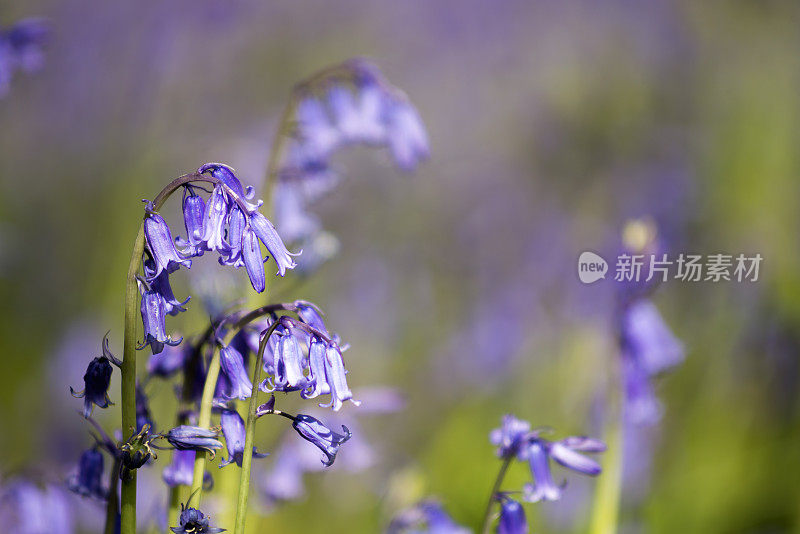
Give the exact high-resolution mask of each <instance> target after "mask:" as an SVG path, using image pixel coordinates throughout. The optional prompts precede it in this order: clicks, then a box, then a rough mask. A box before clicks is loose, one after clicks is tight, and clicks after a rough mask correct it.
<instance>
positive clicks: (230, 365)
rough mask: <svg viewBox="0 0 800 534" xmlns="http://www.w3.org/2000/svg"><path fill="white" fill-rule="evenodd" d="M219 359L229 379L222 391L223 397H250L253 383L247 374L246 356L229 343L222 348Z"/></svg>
mask: <svg viewBox="0 0 800 534" xmlns="http://www.w3.org/2000/svg"><path fill="white" fill-rule="evenodd" d="M219 361H220V366H221V368H222V372H223V373H224V374H225V379H226V380H227V387H226V388H224V390H223V391H221V393H222V395H221V397H222V398H223V399H225V400H230V399H240V400H244V399H247V398H249V397H250V395H251V394H252V392H253V383H252V382H251V381H250V378H249V377H248V376H247V369H245V365H244V357H243V356H242V355H241V354H240V353H239V351H237V350H236V349H235V348H233V346H231V345H228V346H225V347H222V348H221V349H220V351H219Z"/></svg>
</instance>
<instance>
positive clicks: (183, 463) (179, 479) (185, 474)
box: [162, 449, 214, 489]
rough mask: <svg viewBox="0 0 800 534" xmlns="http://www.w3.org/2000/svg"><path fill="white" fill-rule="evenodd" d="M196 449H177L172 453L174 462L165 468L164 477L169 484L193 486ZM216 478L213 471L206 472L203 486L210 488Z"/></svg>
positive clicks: (171, 485)
mask: <svg viewBox="0 0 800 534" xmlns="http://www.w3.org/2000/svg"><path fill="white" fill-rule="evenodd" d="M195 455H196V453H195V451H193V450H188V449H185V450H180V449H176V450H175V451H174V452H173V453H172V462H171V463H170V464H169V465H167V467H165V468H164V472H163V473H162V478H163V479H164V483H165V484H166V485H167V486H170V487H173V486H191V485H192V478H193V477H194V459H195ZM213 482H214V480H213V479H212V478H211V473H209V472H208V471H206V472H205V474H204V476H203V488H204V489H210V488H211V487H212V485H213Z"/></svg>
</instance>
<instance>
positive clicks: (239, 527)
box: [233, 321, 278, 534]
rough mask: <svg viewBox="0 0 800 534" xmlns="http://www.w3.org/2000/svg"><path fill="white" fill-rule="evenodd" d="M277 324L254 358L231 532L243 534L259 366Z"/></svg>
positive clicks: (251, 456) (267, 334)
mask: <svg viewBox="0 0 800 534" xmlns="http://www.w3.org/2000/svg"><path fill="white" fill-rule="evenodd" d="M277 326H278V321H275V322H273V323H272V324H271V325H270V327H269V328H268V329H267V331H266V333H265V334H264V337H263V338H262V339H261V343H259V346H258V355H257V356H256V358H255V360H256V361H255V369H253V391H252V394H251V395H250V405H249V408H248V411H247V421H246V422H245V432H246V433H245V438H244V452H243V456H242V474H241V477H240V478H239V498H238V500H237V501H236V523H235V527H234V529H233V534H244V523H245V520H246V519H247V499H248V498H249V496H250V466H251V465H252V462H253V441H255V429H256V411H257V410H258V385H259V383H260V382H261V367H262V364H261V362H262V360H263V358H264V350H265V348H266V346H267V343H268V342H269V338H270V336H272V333H273V332H274V331H275V327H277Z"/></svg>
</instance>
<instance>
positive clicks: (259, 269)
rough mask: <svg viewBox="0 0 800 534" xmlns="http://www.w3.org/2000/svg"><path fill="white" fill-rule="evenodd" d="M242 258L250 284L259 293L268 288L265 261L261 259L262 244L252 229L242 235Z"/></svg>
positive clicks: (247, 229)
mask: <svg viewBox="0 0 800 534" xmlns="http://www.w3.org/2000/svg"><path fill="white" fill-rule="evenodd" d="M242 258H243V260H244V266H245V269H247V275H248V276H249V277H250V284H251V285H252V286H253V289H255V290H256V292H257V293H261V292H263V291H264V289H265V288H266V279H265V277H264V259H263V258H262V257H261V244H260V243H259V241H258V237H257V236H256V234H255V232H253V230H252V228H249V227H248V228H246V229H245V230H244V232H243V235H242Z"/></svg>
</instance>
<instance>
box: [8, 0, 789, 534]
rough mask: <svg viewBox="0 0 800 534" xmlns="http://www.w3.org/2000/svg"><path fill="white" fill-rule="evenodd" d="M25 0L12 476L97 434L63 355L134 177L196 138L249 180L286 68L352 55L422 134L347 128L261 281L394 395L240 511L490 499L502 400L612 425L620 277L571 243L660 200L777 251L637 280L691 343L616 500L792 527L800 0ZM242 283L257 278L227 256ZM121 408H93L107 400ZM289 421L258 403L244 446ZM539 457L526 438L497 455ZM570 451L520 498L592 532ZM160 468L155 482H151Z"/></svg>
mask: <svg viewBox="0 0 800 534" xmlns="http://www.w3.org/2000/svg"><path fill="white" fill-rule="evenodd" d="M29 16H42V17H46V18H47V19H49V20H50V21H51V24H52V28H53V36H52V39H51V41H50V45H49V46H48V49H47V52H46V64H45V66H44V68H43V69H42V70H41V71H40V72H39V73H36V74H33V75H20V76H17V77H16V78H15V80H14V82H13V85H12V88H11V91H10V93H9V94H8V95H7V96H6V97H5V98H4V99H2V100H0V124H2V128H0V183H1V184H2V195H0V301H1V302H2V303H3V307H2V310H0V313H2V315H1V316H0V340H2V353H3V359H2V361H3V367H2V373H0V386H2V387H0V420H2V422H3V425H2V431H0V467H1V468H2V472H3V477H4V478H9V477H14V476H17V475H21V474H25V475H34V476H37V477H41V478H43V479H46V480H54V481H57V480H62V479H63V478H64V477H65V476H66V475H67V474H68V473H69V470H70V469H71V466H72V465H73V464H74V462H75V461H76V459H77V456H78V454H79V453H80V451H81V450H82V449H83V448H84V447H85V446H87V445H88V443H89V442H90V440H89V437H88V435H87V433H86V431H87V426H86V424H85V423H84V421H83V420H82V419H81V417H80V416H79V415H78V414H76V413H75V410H76V409H77V408H79V405H80V401H76V400H73V399H72V398H71V397H70V396H69V392H68V386H70V385H72V386H75V387H78V389H81V388H80V386H81V377H82V375H83V371H84V370H85V365H86V363H88V361H89V359H90V358H91V357H92V356H95V355H97V354H99V348H100V339H101V338H102V335H103V334H104V333H105V331H106V330H111V341H112V348H113V349H114V350H116V351H117V352H120V351H121V340H122V328H121V327H122V297H123V291H124V287H123V286H124V276H125V272H126V268H127V263H128V260H129V256H130V248H131V246H132V242H133V239H134V237H135V234H136V231H137V225H138V221H139V220H140V217H141V210H142V204H141V202H140V200H141V199H143V198H152V197H153V196H154V195H155V193H156V192H157V191H158V190H159V189H160V188H161V187H162V185H163V184H165V183H166V182H167V181H169V180H171V179H172V178H174V177H176V176H178V175H180V174H183V173H185V172H189V171H191V170H193V169H196V168H197V167H198V166H199V165H201V164H202V163H205V162H208V161H222V162H226V163H228V164H230V165H232V166H233V167H235V168H236V169H237V171H238V175H239V177H240V178H241V179H242V181H243V182H245V183H251V184H254V185H256V187H257V189H259V191H261V190H262V189H263V187H264V186H263V182H264V175H265V170H266V163H267V160H268V157H269V147H270V143H271V141H272V138H273V136H274V135H275V133H276V128H277V124H278V121H279V117H280V114H281V112H282V110H283V106H284V105H285V103H286V99H287V96H288V94H289V91H290V90H291V87H292V86H293V84H295V83H296V82H298V81H299V80H301V79H302V78H305V77H307V76H309V75H310V74H312V73H313V72H315V71H316V70H318V69H320V68H323V67H325V66H328V65H330V64H334V63H338V62H340V61H342V60H344V59H347V58H349V57H352V56H367V57H370V58H372V59H373V60H374V61H375V62H376V63H377V64H378V65H379V66H380V67H381V68H382V70H383V71H384V73H385V74H386V75H387V77H388V78H389V79H390V80H391V81H392V82H393V83H394V84H396V85H397V86H399V87H401V88H403V89H404V90H405V91H406V92H407V93H408V95H409V97H410V98H411V100H412V101H413V102H414V103H415V105H416V106H417V108H418V109H419V111H420V114H421V116H422V117H423V120H424V122H425V124H426V125H427V128H428V133H429V135H430V140H431V158H430V160H429V161H428V162H426V163H425V164H423V165H422V166H421V167H420V169H419V170H418V171H417V172H416V173H414V174H404V173H402V172H400V171H398V170H396V169H395V168H394V166H393V165H392V164H391V161H390V158H389V157H388V156H387V155H386V154H384V153H382V152H376V151H374V150H369V149H355V150H352V151H348V152H346V153H344V154H341V155H340V156H337V159H336V162H335V163H336V167H337V168H338V169H339V170H340V171H341V172H342V173H343V174H344V175H346V177H347V179H346V180H345V182H344V183H343V184H342V186H341V187H339V188H338V189H337V190H336V191H335V193H333V194H332V195H330V196H329V197H328V198H326V199H324V200H323V201H322V202H320V203H319V204H318V206H316V207H315V209H316V211H317V213H318V214H320V215H321V217H322V219H323V221H324V222H325V225H326V227H327V228H328V229H329V230H331V231H333V232H334V233H335V234H336V235H337V236H338V237H339V239H340V241H341V254H340V255H339V257H337V258H335V259H333V260H332V261H330V262H329V263H328V264H326V265H325V266H323V268H321V269H320V271H319V272H318V273H316V274H315V275H314V276H313V277H312V278H309V279H308V280H301V279H300V278H299V277H297V276H296V275H294V274H290V275H288V276H287V277H286V279H285V280H280V281H278V282H276V283H274V284H273V286H272V288H271V290H270V291H272V293H273V294H272V295H271V296H268V297H267V298H274V299H295V298H304V299H308V300H312V301H314V302H316V303H318V304H319V305H320V306H322V308H323V309H324V310H326V312H327V314H328V322H329V324H330V325H331V326H332V328H334V329H335V330H337V331H338V332H340V333H341V334H342V336H343V337H344V338H345V339H346V340H348V341H349V342H350V343H351V345H352V348H351V350H350V351H349V352H348V367H349V368H350V375H349V380H350V383H351V386H352V387H353V388H354V390H355V391H356V393H357V394H358V392H359V390H365V389H369V388H370V387H374V386H381V387H391V388H396V389H397V390H398V391H399V392H401V393H402V395H404V396H405V398H406V405H405V408H404V409H403V410H401V411H399V412H397V413H387V414H378V415H370V416H366V415H365V416H363V417H362V418H360V419H359V423H360V424H359V427H360V428H359V432H360V434H361V436H362V437H363V438H364V439H365V440H366V441H367V442H368V445H366V444H364V447H368V449H361V450H359V449H357V448H354V449H353V450H351V451H349V450H348V449H347V447H345V448H343V450H342V452H341V455H340V459H341V460H342V462H341V463H342V466H341V467H335V468H334V469H333V470H331V471H330V472H326V473H317V474H310V475H308V476H307V477H306V478H305V481H306V494H305V496H304V497H303V498H302V499H300V500H298V501H296V502H290V503H286V504H282V505H280V506H276V507H273V508H272V509H271V510H269V511H268V509H267V507H265V506H261V507H259V508H258V510H259V511H258V513H259V516H258V518H256V516H253V517H254V518H253V519H251V521H250V523H249V524H250V526H251V528H252V531H253V532H261V531H287V532H301V531H317V530H319V531H322V530H323V529H324V530H325V531H326V532H377V531H380V530H381V529H382V528H384V527H385V526H386V525H387V524H388V522H389V520H390V519H391V517H392V516H393V515H394V514H395V513H396V512H397V511H398V510H400V509H402V508H403V507H405V506H408V505H410V504H412V503H413V502H414V501H415V500H417V499H419V498H422V497H425V496H431V495H435V496H438V498H440V499H441V501H442V503H443V504H444V505H445V507H446V508H447V509H448V510H449V512H450V513H451V514H452V515H453V516H454V517H455V519H456V520H457V521H458V522H460V523H462V524H464V525H467V526H470V527H472V528H476V527H477V525H478V523H479V521H480V518H481V515H482V512H483V506H484V503H485V500H486V498H487V495H488V492H489V489H490V487H491V484H492V481H493V478H494V474H495V472H496V470H497V468H498V465H499V462H498V460H497V459H496V458H495V457H494V455H493V448H492V446H491V445H490V444H489V442H488V439H487V433H488V431H489V430H490V429H492V428H494V427H495V426H497V424H498V423H499V419H500V416H501V415H503V414H504V413H515V414H516V415H518V416H520V417H523V418H526V419H528V420H530V421H532V422H533V424H534V425H549V426H552V427H554V428H555V429H556V430H557V433H558V435H569V434H576V433H595V434H599V435H601V436H602V433H603V425H602V416H600V415H598V414H599V413H602V411H603V410H602V407H599V405H600V404H602V402H603V399H604V398H605V393H604V392H605V391H606V389H607V388H608V387H609V384H612V383H613V377H614V371H613V370H614V368H615V365H616V364H615V363H614V362H615V361H616V358H617V354H616V348H615V339H614V327H613V285H614V284H613V282H611V281H610V280H606V281H603V282H599V283H598V284H595V285H593V286H584V285H582V284H580V283H579V281H578V279H577V277H576V274H575V269H576V261H577V257H578V255H579V254H580V252H581V251H583V250H586V249H591V250H596V251H599V252H601V253H602V254H608V255H611V254H613V253H615V251H616V250H617V247H618V245H619V236H620V232H621V230H622V228H623V226H624V224H625V221H627V220H629V219H630V218H634V217H644V216H646V217H650V218H651V219H652V220H653V221H655V223H656V225H657V227H658V231H659V237H660V238H661V239H662V240H663V242H664V243H665V246H666V248H667V250H669V251H670V252H674V253H679V252H686V253H700V254H712V253H719V252H725V253H729V254H738V253H747V254H754V253H760V254H761V255H762V256H763V257H764V262H763V264H762V269H761V273H760V278H759V280H758V281H757V282H756V283H736V282H727V283H726V282H722V283H717V284H712V283H699V284H689V283H682V282H676V281H670V282H668V283H666V284H664V285H663V286H662V287H661V288H659V290H658V292H657V294H656V295H655V297H654V301H655V303H656V304H657V306H658V307H659V309H660V310H661V313H662V314H663V316H664V318H665V321H666V322H667V323H668V324H669V325H670V326H671V328H672V329H673V331H674V332H675V334H676V335H677V336H678V337H679V338H680V339H681V340H682V342H683V343H684V345H685V347H686V352H687V356H686V361H685V362H684V364H683V365H681V366H680V367H678V368H677V369H676V370H675V371H674V372H672V373H671V374H669V375H668V376H665V377H663V378H662V379H660V380H659V381H658V392H659V396H660V397H661V399H662V400H663V402H664V406H665V414H664V417H663V419H662V421H661V423H660V425H659V426H658V427H657V429H656V430H655V431H654V432H653V435H652V436H651V438H650V439H649V441H648V444H647V445H646V447H647V448H648V450H649V451H650V452H651V453H652V454H646V453H643V457H646V458H649V460H648V463H649V465H648V466H646V467H645V468H644V469H642V470H640V472H639V473H638V474H636V475H635V476H631V477H628V478H627V479H626V489H625V492H624V494H623V498H622V516H621V518H622V527H621V529H620V530H621V531H623V532H654V533H667V532H669V533H674V532H699V533H709V532H724V533H728V532H730V533H733V532H759V533H768V532H769V533H772V532H800V454H798V452H799V451H800V427H799V426H798V422H800V414H799V413H798V388H797V386H798V363H797V352H798V347H800V330H799V329H798V325H800V254H799V253H798V252H799V251H798V243H799V241H798V230H800V210H798V199H800V186H799V185H798V180H797V176H798V170H800V169H799V168H798V166H799V164H800V160H798V150H797V146H798V145H800V131H798V125H799V124H800V120H798V119H800V98H798V95H800V55H798V53H797V45H798V42H800V41H798V39H800V30H799V29H798V28H800V26H798V24H797V21H798V20H799V19H798V16H800V5H798V4H797V3H795V2H789V1H786V2H780V1H769V2H758V3H754V2H744V1H742V2H713V1H712V2H691V1H676V2H667V1H646V2H633V1H629V0H615V1H609V2H603V3H599V2H590V1H583V2H569V3H560V2H550V1H543V2H529V1H508V2H480V1H472V0H468V1H459V2H435V3H434V2H424V1H409V2H363V1H343V2H335V3H333V2H330V3H323V2H310V1H305V0H303V1H297V2H292V3H283V4H280V5H275V4H273V3H267V2H222V1H209V2H197V1H184V0H174V1H171V2H119V1H108V2H90V1H88V0H87V1H83V0H31V1H28V2H17V3H15V4H14V5H11V4H5V5H3V6H1V7H0V22H2V24H4V25H8V24H11V23H12V22H14V21H16V20H18V19H20V18H24V17H29ZM171 206H172V207H173V209H172V210H170V209H165V210H164V212H165V213H172V218H171V219H170V218H169V217H168V219H169V220H172V221H173V222H174V221H178V220H179V219H178V217H177V214H178V207H177V206H178V204H177V203H173V204H171ZM194 270H195V269H193V271H194ZM198 272H199V273H200V274H197V275H184V276H180V275H178V276H175V277H174V278H175V280H176V281H175V282H174V283H175V287H176V292H177V293H178V294H179V295H184V294H187V293H190V294H192V295H194V297H193V301H192V302H191V309H190V311H189V312H188V314H184V315H185V317H181V318H180V320H178V321H175V320H172V319H170V320H169V321H168V326H169V328H170V329H171V330H178V331H181V332H184V333H187V332H192V331H194V330H198V329H200V328H202V326H203V323H204V321H205V320H206V319H207V312H206V311H204V308H203V306H202V303H201V301H202V298H201V297H202V294H204V292H205V293H213V292H214V291H215V289H214V288H208V287H205V286H204V282H203V276H202V272H203V271H202V268H201V269H200V270H198ZM216 272H219V270H217V271H216ZM230 283H231V284H235V283H238V284H239V286H240V288H241V290H242V292H241V294H244V289H246V284H247V282H246V279H245V278H244V273H241V276H238V275H237V276H234V277H233V279H232V280H231V281H230ZM242 284H244V285H242ZM235 287H236V286H235V285H231V286H230V287H229V286H224V287H223V289H224V290H225V291H229V292H230V293H227V294H228V296H232V295H238V294H237V293H236V291H239V290H237V289H235ZM216 290H217V291H219V288H216ZM142 359H144V357H143V358H142ZM142 368H143V364H142ZM117 377H118V375H115V384H114V388H113V389H112V392H111V395H112V398H114V399H118V398H119V392H118V383H116V382H117V380H118V378H117ZM151 394H152V395H153V397H154V400H153V404H154V412H155V414H156V418H157V419H158V417H159V413H170V410H171V409H173V408H174V400H173V397H174V395H173V394H172V391H171V386H169V385H167V384H164V385H163V387H161V389H160V390H159V389H158V388H154V389H153V391H152V392H151ZM116 410H117V407H112V408H111V409H110V410H106V413H103V414H101V415H100V417H99V419H100V420H101V421H102V422H103V423H104V424H105V425H106V426H107V428H112V427H113V425H114V424H118V423H116V422H117V420H118V419H117V418H118V412H117V411H116ZM96 412H97V411H96ZM345 412H346V413H347V414H348V415H356V416H357V409H356V408H354V407H352V406H348V407H346V408H345ZM169 417H171V416H169ZM267 423H271V421H267ZM163 424H164V425H167V424H168V422H167V421H164V423H163ZM281 428H283V427H281ZM279 430H280V429H278V428H277V427H270V426H269V425H267V424H264V425H262V428H261V429H260V432H261V433H262V434H260V438H259V444H260V448H261V449H262V450H267V451H273V452H274V451H275V450H276V443H277V442H278V441H279V440H280V439H281V436H280V435H279V434H278V433H277V432H278V431H279ZM348 455H349V460H348ZM277 456H278V455H276V454H273V456H272V457H271V458H267V459H266V460H260V461H259V462H263V468H264V469H267V468H268V467H269V465H270V463H271V462H273V461H274V460H275V458H276V457H277ZM338 463H340V462H339V461H337V464H338ZM367 465H368V466H369V467H368V469H366V470H364V469H361V467H365V466H367ZM348 466H349V467H348ZM160 469H161V466H159V465H156V466H154V467H152V468H151V470H152V471H153V475H152V478H154V479H157V478H158V476H159V475H158V473H159V471H160ZM212 469H213V470H214V472H215V476H217V478H218V480H217V488H218V493H220V492H221V493H224V492H225V491H227V489H229V488H230V485H231V484H235V478H236V474H235V470H236V468H235V467H228V468H226V470H230V472H229V473H227V474H226V472H225V470H223V471H221V472H219V470H217V469H216V466H214V467H212ZM257 476H259V475H258V474H257V475H256V477H257ZM527 476H528V475H526V472H525V469H524V467H523V466H521V465H519V466H515V467H514V470H513V471H512V472H511V475H510V478H509V481H508V484H507V485H508V486H509V487H519V486H520V485H521V483H522V482H523V481H524V480H525V479H526V477H527ZM558 476H559V477H561V478H564V477H566V478H567V479H568V480H569V486H568V489H567V493H566V495H567V496H566V497H565V499H564V500H563V501H562V502H559V503H541V504H538V505H533V506H529V507H528V513H529V517H530V519H531V521H532V524H533V526H534V529H535V531H536V532H583V531H585V529H586V522H587V520H588V514H589V510H590V508H591V499H592V492H593V488H595V485H596V484H595V482H594V481H585V480H578V479H577V478H575V479H573V478H572V477H571V476H570V475H568V474H566V473H565V472H564V471H559V473H558ZM152 488H156V489H145V490H142V491H145V492H146V493H147V494H148V495H150V496H151V497H152V498H153V500H154V502H157V501H158V500H159V499H160V498H162V497H163V495H161V494H159V492H161V491H163V492H164V495H165V490H163V489H161V488H159V487H158V486H157V485H153V486H152ZM222 501H223V502H220V503H218V504H217V508H216V509H217V510H218V511H217V513H216V514H215V517H217V518H226V515H225V514H226V513H228V512H226V508H225V503H224V499H223V500H222ZM76 506H77V505H76ZM80 506H81V507H82V508H81V510H84V509H85V510H87V511H86V512H85V514H84V515H85V516H86V517H89V516H91V514H92V510H93V509H95V508H96V509H98V510H99V509H100V507H99V505H96V504H93V503H82V504H81V505H80ZM153 506H156V505H155V504H154V505H153ZM82 513H83V512H82ZM99 514H100V515H102V512H99ZM140 522H141V521H140ZM89 523H90V524H89V525H85V526H84V528H86V529H91V528H92V525H91V521H90V522H89ZM223 526H225V524H224V523H223Z"/></svg>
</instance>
